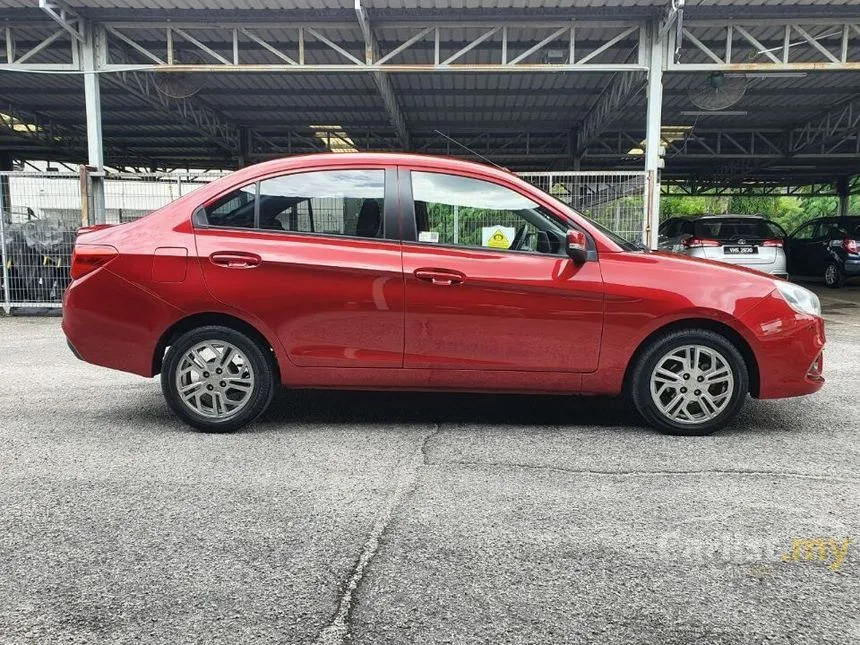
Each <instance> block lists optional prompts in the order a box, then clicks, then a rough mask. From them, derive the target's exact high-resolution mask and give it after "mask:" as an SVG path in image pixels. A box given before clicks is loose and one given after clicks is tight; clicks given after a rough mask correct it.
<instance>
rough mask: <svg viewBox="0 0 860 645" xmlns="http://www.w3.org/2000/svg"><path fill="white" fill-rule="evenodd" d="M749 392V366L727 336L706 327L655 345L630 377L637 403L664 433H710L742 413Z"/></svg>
mask: <svg viewBox="0 0 860 645" xmlns="http://www.w3.org/2000/svg"><path fill="white" fill-rule="evenodd" d="M748 391H749V375H748V373H747V368H746V364H745V363H744V359H743V357H742V356H741V354H740V352H739V351H738V350H737V348H736V347H735V346H734V345H733V344H732V343H731V342H730V341H729V340H728V339H726V338H725V337H724V336H721V335H720V334H717V333H715V332H712V331H709V330H705V329H693V330H682V331H676V332H671V333H669V334H666V335H665V336H662V337H660V338H658V339H656V340H655V341H653V342H652V343H651V344H650V345H649V346H648V347H647V348H645V351H644V352H643V353H642V355H641V356H640V357H639V359H638V361H637V363H636V366H635V368H634V370H633V374H632V377H631V394H632V396H633V403H634V405H635V406H636V409H637V410H638V411H639V413H640V414H641V415H642V416H643V417H644V418H645V420H646V421H648V423H649V424H650V425H652V426H653V427H655V428H656V429H658V430H660V431H661V432H665V433H668V434H676V435H706V434H710V433H712V432H714V431H716V430H719V429H720V428H722V427H723V426H725V425H726V424H727V423H728V422H729V421H731V420H732V419H733V418H734V417H735V415H737V413H738V412H739V411H740V409H741V407H742V406H743V404H744V400H745V399H746V395H747V393H748Z"/></svg>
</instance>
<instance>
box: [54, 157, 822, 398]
mask: <svg viewBox="0 0 860 645" xmlns="http://www.w3.org/2000/svg"><path fill="white" fill-rule="evenodd" d="M348 168H361V169H383V170H385V171H386V173H387V174H386V181H387V182H388V178H394V179H395V181H396V183H397V186H396V187H395V186H388V185H386V201H388V199H389V195H393V197H392V199H393V200H395V201H396V200H398V199H400V198H401V197H402V195H403V192H402V183H403V182H404V181H408V174H407V173H408V172H410V171H421V170H424V171H432V172H444V173H450V174H453V175H458V176H462V177H471V178H477V179H483V180H485V181H488V182H491V183H494V184H498V185H501V186H505V187H508V188H510V189H512V190H514V191H516V192H517V193H519V194H521V195H523V196H525V197H527V198H528V199H530V200H532V201H533V202H535V203H537V204H540V205H541V206H542V207H545V208H546V209H547V210H549V211H551V212H553V213H554V214H555V215H556V216H557V217H559V218H563V219H565V220H566V221H568V222H570V224H571V225H572V226H576V227H577V228H578V229H579V230H582V231H585V232H586V233H587V235H588V236H589V237H590V239H591V240H593V245H594V249H593V250H594V252H595V254H596V255H595V261H589V262H584V263H575V262H573V261H572V260H571V259H570V258H568V257H566V256H559V255H540V254H536V253H514V252H510V251H508V250H503V249H502V250H500V249H493V248H480V249H476V248H464V247H454V246H443V245H428V244H424V243H419V242H417V241H416V240H415V239H407V238H408V236H407V235H405V234H402V235H399V236H397V237H399V238H400V239H361V238H356V237H346V236H343V235H340V236H334V235H325V234H319V235H314V234H308V233H289V232H284V231H265V230H231V229H220V228H200V227H195V225H194V223H193V214H194V212H195V210H196V209H197V208H198V207H200V206H201V205H206V204H209V203H212V202H213V200H215V199H217V198H219V196H222V195H225V194H227V193H229V192H230V191H231V190H234V189H236V188H237V187H240V186H242V185H246V184H248V183H249V182H252V181H255V180H258V179H261V178H265V177H275V176H283V175H289V174H290V173H294V172H299V171H301V172H307V171H309V170H315V169H348ZM389 190H391V191H392V192H391V193H389ZM400 207H401V208H402V207H403V204H402V203H400ZM388 208H389V207H388V206H386V209H388ZM386 216H387V215H386ZM398 221H399V228H400V231H401V233H403V232H405V231H408V228H409V227H408V226H407V225H405V224H404V220H403V218H400V219H399V220H398ZM111 247H112V249H115V250H116V253H115V255H111V256H110V257H107V258H104V257H102V258H101V259H97V260H96V261H95V264H96V265H97V267H96V268H94V269H92V268H91V269H90V270H79V271H78V272H77V273H79V274H83V275H82V277H78V278H76V279H75V280H73V282H72V284H71V285H70V287H69V288H68V290H67V292H66V294H65V298H64V310H63V329H64V331H65V334H66V336H67V338H68V340H69V342H70V344H71V345H72V347H73V349H74V350H75V352H76V353H77V354H78V355H79V356H80V357H81V358H83V359H84V360H86V361H89V362H91V363H95V364H98V365H103V366H105V367H110V368H113V369H117V370H123V371H127V372H132V373H135V374H139V375H141V376H147V377H149V376H153V375H155V374H157V373H158V372H159V370H160V367H161V362H162V357H163V355H164V351H165V347H166V345H167V344H168V343H169V339H170V338H171V335H172V334H173V333H174V332H175V331H176V330H177V329H187V328H190V327H193V326H194V325H195V324H199V323H201V322H206V321H213V320H214V321H235V324H237V325H240V326H241V328H242V329H247V330H248V331H249V333H256V334H258V335H259V336H260V337H262V338H263V339H265V343H266V344H267V345H268V346H269V347H270V348H271V350H272V352H273V353H274V356H275V358H276V360H277V369H278V371H279V373H280V380H281V382H282V383H283V384H284V385H286V386H288V387H313V388H363V389H420V390H454V389H456V390H467V391H514V392H545V393H565V394H578V393H588V394H610V395H612V394H618V393H619V392H620V391H621V390H622V387H623V385H624V381H625V375H626V374H627V373H628V368H629V366H630V365H631V360H632V359H633V358H634V356H635V355H636V353H637V350H638V349H640V348H641V347H643V345H644V344H645V343H646V341H647V340H648V339H649V338H651V337H653V336H654V335H655V334H657V333H659V332H661V331H665V330H669V329H676V328H683V327H685V326H697V327H700V328H701V327H704V328H707V329H712V330H715V331H718V332H719V333H721V334H723V335H725V336H726V337H728V338H730V339H731V340H732V342H734V343H735V344H736V345H737V347H738V349H739V350H740V351H741V353H742V354H743V356H744V359H745V361H746V362H747V367H748V369H749V373H750V391H751V393H752V395H753V396H756V397H760V398H777V397H787V396H796V395H802V394H809V393H812V392H815V391H816V390H818V389H819V388H820V387H821V386H822V384H823V378H822V377H821V371H820V367H821V353H822V348H823V346H824V327H823V322H822V320H821V318H820V317H818V316H815V315H807V314H803V313H799V312H798V311H796V310H795V309H793V308H792V307H790V306H789V304H788V303H787V302H786V300H785V299H784V298H783V297H782V296H781V295H780V294H779V293H778V292H777V290H776V289H775V283H774V280H773V279H772V278H769V277H767V276H766V275H763V274H759V273H756V272H753V271H748V270H740V269H737V268H733V267H730V266H727V265H720V264H716V263H713V262H709V261H701V260H694V259H691V258H687V257H682V256H678V255H673V254H664V253H652V252H632V251H630V250H625V249H624V248H622V246H620V245H619V244H618V243H616V242H615V241H613V239H612V238H611V236H608V235H606V234H604V232H602V230H601V229H599V228H598V227H596V226H594V225H593V224H592V223H591V222H590V221H589V220H587V219H585V218H583V217H581V216H579V215H578V214H576V213H575V212H573V211H571V210H570V209H567V208H566V207H564V206H563V205H561V204H560V203H559V202H557V201H556V200H554V199H553V198H552V197H550V196H549V195H547V194H546V193H543V192H542V191H540V190H538V189H537V188H535V187H534V186H532V185H530V184H528V183H526V182H524V181H522V180H521V179H519V178H517V177H516V176H514V175H513V174H510V173H507V172H505V171H502V170H498V169H495V168H490V167H486V166H482V165H478V164H473V163H468V162H463V161H457V160H451V159H442V158H434V157H421V156H414V155H406V154H361V153H359V154H339V155H334V154H329V155H314V156H309V157H292V158H289V159H283V160H277V161H272V162H267V163H264V164H260V165H256V166H252V167H248V168H245V169H243V170H240V171H238V172H236V173H234V174H232V175H230V176H228V177H225V178H223V179H220V180H217V181H214V182H212V183H211V184H209V185H206V186H204V187H201V188H199V189H197V190H196V191H194V192H193V193H190V194H188V195H186V196H184V197H182V198H180V199H178V200H176V201H174V202H173V203H171V204H169V205H167V206H165V207H164V208H162V209H160V210H158V211H156V212H155V213H153V214H151V215H149V216H147V217H145V218H142V219H140V220H137V221H134V222H131V223H127V224H123V225H120V226H114V227H108V228H102V229H98V230H92V231H90V232H83V233H81V234H80V236H79V238H78V242H77V247H76V256H77V260H76V262H77V263H84V264H85V263H86V262H87V257H88V254H89V253H90V251H94V252H95V255H96V256H98V255H99V253H100V251H99V249H102V250H103V249H105V248H111Z"/></svg>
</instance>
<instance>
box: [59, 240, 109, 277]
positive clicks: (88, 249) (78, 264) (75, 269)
mask: <svg viewBox="0 0 860 645" xmlns="http://www.w3.org/2000/svg"><path fill="white" fill-rule="evenodd" d="M117 254H118V251H117V250H116V249H115V248H113V247H112V246H108V245H107V244H78V245H76V246H75V249H74V251H72V270H71V272H70V273H71V276H72V280H77V279H78V278H83V277H84V276H85V275H87V274H88V273H92V272H93V271H95V270H96V269H98V268H99V267H101V266H104V265H105V264H107V263H108V262H110V261H111V260H113V259H114V258H115V257H116V256H117Z"/></svg>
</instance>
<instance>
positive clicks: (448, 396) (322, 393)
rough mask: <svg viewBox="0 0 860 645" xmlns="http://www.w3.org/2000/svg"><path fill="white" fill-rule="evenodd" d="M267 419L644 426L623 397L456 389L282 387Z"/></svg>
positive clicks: (266, 414)
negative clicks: (467, 391)
mask: <svg viewBox="0 0 860 645" xmlns="http://www.w3.org/2000/svg"><path fill="white" fill-rule="evenodd" d="M261 421H262V422H264V423H277V422H284V421H285V422H291V423H296V422H298V423H479V424H489V425H601V426H602V425H606V426H616V425H641V423H642V422H641V420H640V419H639V417H638V416H637V415H636V413H635V411H634V410H633V409H632V408H631V406H630V405H628V404H627V403H626V402H625V401H624V400H622V399H617V398H616V399H613V398H609V397H586V396H581V397H577V396H540V395H524V394H462V393H453V392H364V391H335V390H292V391H290V390H281V391H279V392H278V393H277V394H276V395H275V398H274V400H273V401H272V405H271V407H270V408H269V410H268V411H267V412H266V413H265V414H264V415H263V417H262V418H261Z"/></svg>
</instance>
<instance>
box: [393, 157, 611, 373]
mask: <svg viewBox="0 0 860 645" xmlns="http://www.w3.org/2000/svg"><path fill="white" fill-rule="evenodd" d="M410 174H411V188H412V196H411V198H410V197H409V195H408V187H409V186H410V181H409V180H410ZM401 179H402V180H405V187H406V189H405V190H404V191H402V192H401V195H404V196H405V203H406V204H407V205H408V204H410V203H411V204H413V207H414V211H415V213H414V218H415V232H414V235H411V236H410V235H408V234H407V233H405V234H404V238H405V239H404V243H403V270H404V277H405V283H406V348H405V353H404V365H405V367H413V368H437V369H489V370H531V371H568V372H589V371H593V370H595V369H596V368H597V362H598V358H599V348H600V340H601V332H602V326H603V281H602V278H601V274H600V265H599V263H598V262H596V261H589V262H586V263H584V264H581V265H576V264H574V262H573V261H572V260H571V259H570V258H569V257H568V256H567V255H566V253H565V250H564V244H563V242H564V239H565V234H566V229H567V224H566V223H565V222H564V221H563V220H561V219H560V218H558V216H555V215H553V214H552V213H550V212H548V211H547V210H546V209H544V208H543V207H542V206H539V205H538V204H536V203H534V202H533V201H532V200H530V199H529V198H528V197H526V196H524V195H521V194H520V193H518V192H516V191H514V190H512V189H510V188H508V187H504V186H501V185H499V184H495V183H491V182H488V181H484V180H481V179H476V178H468V177H461V176H457V175H451V174H441V173H431V172H419V171H412V172H411V173H408V172H403V171H401ZM404 210H405V213H406V217H412V213H410V212H409V211H410V209H409V208H406V209H404ZM410 224H411V222H410ZM404 228H405V229H406V230H407V231H408V230H409V229H411V228H412V227H411V226H405V227H404ZM408 237H413V238H414V239H412V240H409V239H407V238H408Z"/></svg>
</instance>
